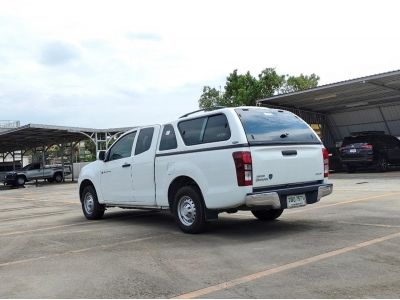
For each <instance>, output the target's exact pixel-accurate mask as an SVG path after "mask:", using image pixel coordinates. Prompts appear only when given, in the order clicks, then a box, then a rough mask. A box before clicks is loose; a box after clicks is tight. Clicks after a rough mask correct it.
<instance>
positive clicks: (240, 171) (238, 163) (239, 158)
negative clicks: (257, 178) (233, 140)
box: [232, 151, 253, 186]
mask: <svg viewBox="0 0 400 300" xmlns="http://www.w3.org/2000/svg"><path fill="white" fill-rule="evenodd" d="M232 156H233V160H234V161H235V168H236V177H237V182H238V186H249V185H253V172H252V169H253V168H252V160H251V153H250V152H249V151H239V152H233V153H232Z"/></svg>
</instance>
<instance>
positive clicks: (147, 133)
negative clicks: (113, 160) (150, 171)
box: [135, 127, 154, 155]
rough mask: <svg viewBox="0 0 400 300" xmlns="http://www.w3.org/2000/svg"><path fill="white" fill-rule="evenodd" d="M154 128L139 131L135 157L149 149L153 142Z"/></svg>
mask: <svg viewBox="0 0 400 300" xmlns="http://www.w3.org/2000/svg"><path fill="white" fill-rule="evenodd" d="M153 134H154V127H150V128H143V129H140V132H139V136H138V139H137V142H136V148H135V155H138V154H140V153H143V152H146V151H147V150H149V149H150V146H151V141H152V140H153Z"/></svg>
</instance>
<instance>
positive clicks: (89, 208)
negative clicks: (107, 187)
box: [81, 185, 105, 220]
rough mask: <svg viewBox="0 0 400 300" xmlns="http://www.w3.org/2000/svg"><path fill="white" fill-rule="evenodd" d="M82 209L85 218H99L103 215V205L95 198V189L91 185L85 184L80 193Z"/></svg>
mask: <svg viewBox="0 0 400 300" xmlns="http://www.w3.org/2000/svg"><path fill="white" fill-rule="evenodd" d="M81 202H82V210H83V214H84V215H85V217H86V219H88V220H96V219H101V218H102V217H103V215H104V211H105V206H104V205H103V204H100V203H99V201H98V200H97V194H96V190H95V189H94V187H93V186H91V185H90V186H87V187H85V188H84V189H83V192H82V195H81Z"/></svg>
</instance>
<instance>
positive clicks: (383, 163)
mask: <svg viewBox="0 0 400 300" xmlns="http://www.w3.org/2000/svg"><path fill="white" fill-rule="evenodd" d="M376 169H377V171H378V172H386V171H387V170H388V163H387V159H386V157H384V156H382V157H380V158H379V159H378V162H377V165H376Z"/></svg>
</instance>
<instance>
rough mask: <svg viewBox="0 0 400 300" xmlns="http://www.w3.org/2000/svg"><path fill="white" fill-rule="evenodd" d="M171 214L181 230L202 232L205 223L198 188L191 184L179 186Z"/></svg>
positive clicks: (203, 208) (203, 209)
mask: <svg viewBox="0 0 400 300" xmlns="http://www.w3.org/2000/svg"><path fill="white" fill-rule="evenodd" d="M173 214H174V217H175V221H176V223H177V224H178V226H179V228H180V229H181V230H182V231H183V232H186V233H199V232H202V231H203V230H204V228H205V225H206V219H205V207H204V205H203V199H202V196H201V193H200V190H199V189H198V188H197V187H193V186H185V187H182V188H180V189H179V190H178V192H177V193H176V194H175V199H174V203H173Z"/></svg>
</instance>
